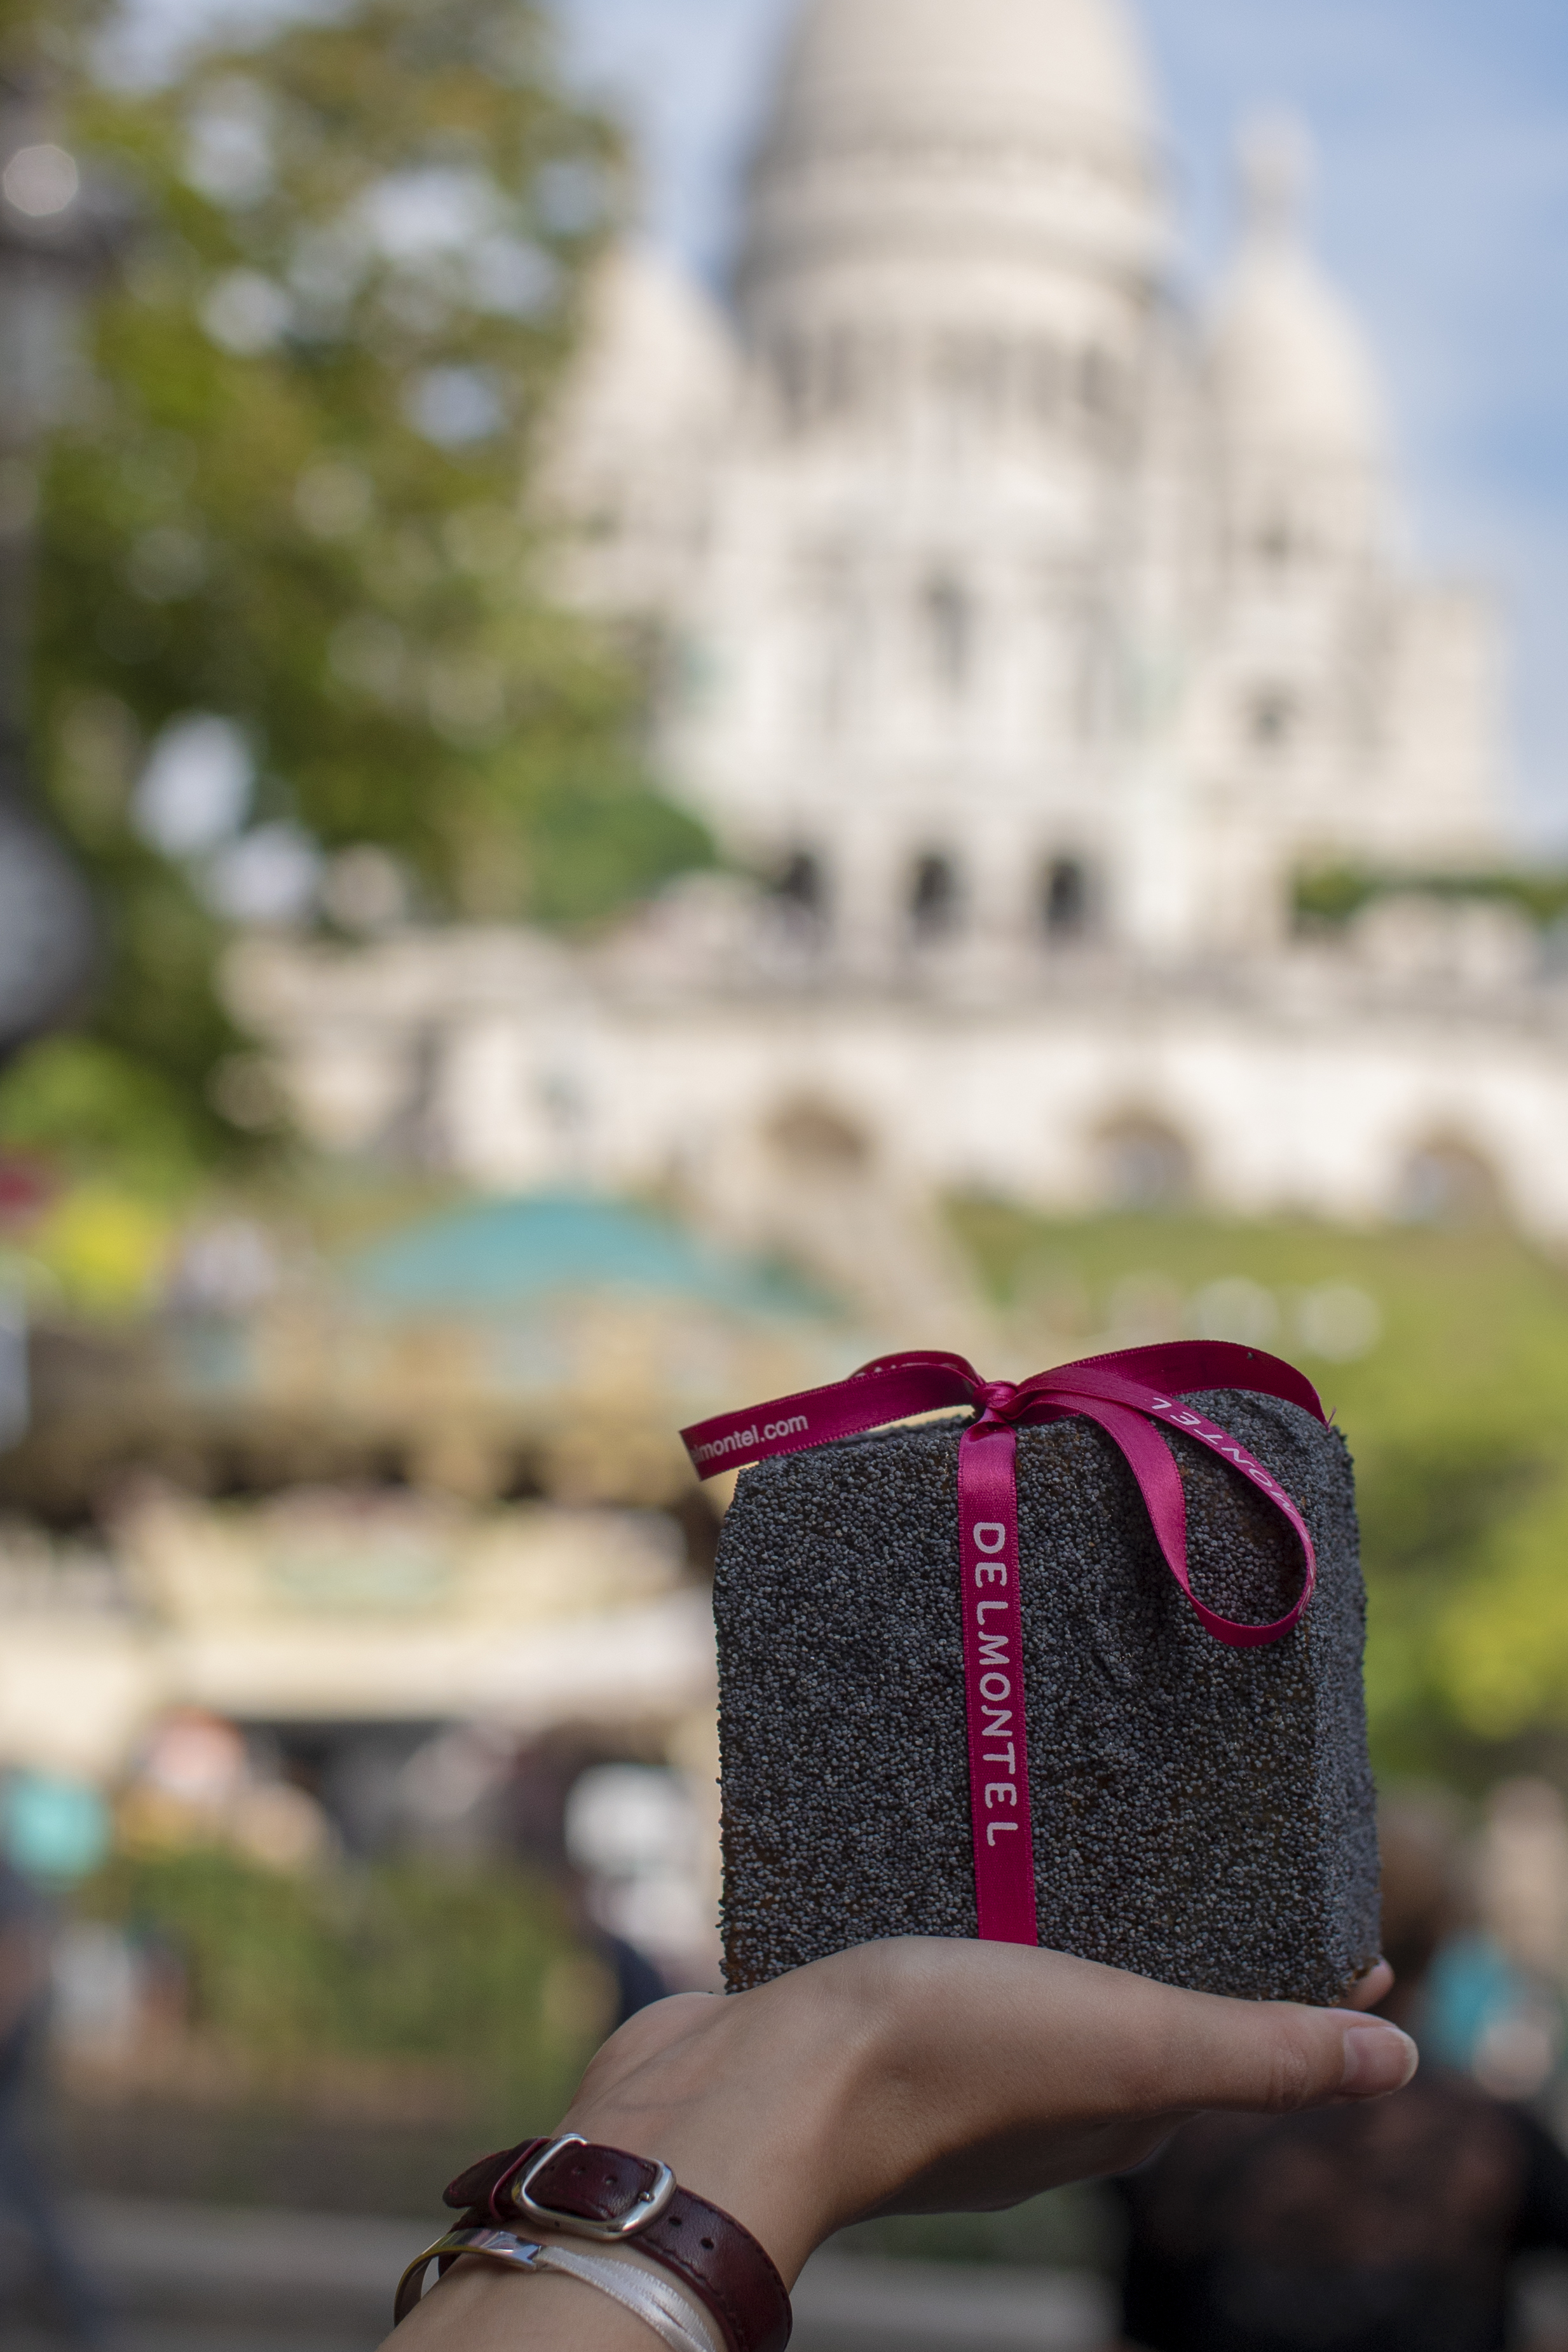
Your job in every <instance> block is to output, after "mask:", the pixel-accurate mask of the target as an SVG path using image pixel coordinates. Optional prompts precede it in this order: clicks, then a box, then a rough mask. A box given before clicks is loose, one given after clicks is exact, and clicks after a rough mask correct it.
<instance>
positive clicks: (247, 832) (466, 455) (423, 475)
mask: <svg viewBox="0 0 1568 2352" xmlns="http://www.w3.org/2000/svg"><path fill="white" fill-rule="evenodd" d="M96 13H97V12H96V10H93V9H91V8H89V7H84V8H83V9H81V10H80V12H79V13H78V16H77V17H76V19H75V24H74V32H73V27H72V21H71V18H70V15H69V11H68V10H65V11H61V10H59V9H57V8H56V7H54V5H52V0H51V5H50V6H49V7H48V8H47V10H46V11H45V13H44V15H43V16H39V14H38V11H37V6H36V5H34V6H33V7H32V9H31V10H30V11H29V9H28V8H27V7H26V6H24V5H18V0H9V6H8V9H7V14H6V16H5V18H4V19H0V37H5V38H6V39H7V45H8V46H9V47H11V48H12V49H13V51H15V49H16V47H17V45H18V41H19V39H21V38H22V37H25V36H26V33H27V31H28V29H29V27H31V28H32V29H33V31H35V32H36V31H37V26H39V25H42V26H44V28H45V29H44V36H43V37H44V41H45V46H46V47H47V56H48V59H49V62H50V64H51V67H52V69H53V70H54V71H55V73H56V74H57V77H59V78H60V79H62V81H63V83H64V85H65V89H66V94H67V96H68V109H69V129H70V136H71V143H72V144H73V146H74V147H75V148H76V149H77V151H78V152H80V153H82V154H83V155H86V156H89V157H91V158H92V159H93V161H94V166H95V168H97V169H99V170H101V171H103V172H106V173H110V174H112V175H115V176H116V177H118V179H119V180H120V182H121V183H122V184H124V185H125V186H126V187H127V189H128V190H129V192H130V193H131V195H132V197H133V200H134V201H135V202H136V203H137V204H138V205H140V207H141V224H142V225H141V236H140V241H139V244H138V247H137V249H136V251H135V253H134V255H133V257H132V259H131V264H130V266H129V268H128V269H127V270H126V272H125V273H124V274H123V276H122V278H121V281H120V283H119V284H118V285H116V286H115V287H113V288H112V289H110V291H109V292H108V293H107V294H106V295H105V296H104V298H103V299H101V300H100V301H99V303H98V304H97V306H96V308H95V310H94V313H93V316H92V319H91V321H90V334H89V350H88V352H87V360H88V365H87V367H86V368H85V369H84V371H83V384H82V389H81V392H80V394H79V396H78V399H77V401H76V402H75V404H74V405H73V407H72V410H71V412H70V414H69V415H68V416H67V417H66V418H65V419H64V420H63V422H62V425H61V428H60V430H59V431H58V433H57V436H56V437H55V439H54V442H53V446H52V450H51V453H50V457H49V461H48V465H47V473H46V477H45V479H44V483H43V496H42V507H41V513H40V523H39V534H40V543H39V561H38V574H37V644H36V659H35V668H34V694H35V718H36V725H37V733H38V737H39V740H40V745H41V757H42V761H43V764H44V767H45V772H46V775H47V789H48V792H49V795H50V798H51V801H52V804H53V806H54V808H55V810H56V812H57V816H58V819H59V821H60V823H61V824H63V826H64V827H65V828H66V829H67V831H68V833H69V835H71V837H72V838H73V840H74V841H75V843H76V845H77V846H78V851H79V853H80V854H81V855H82V856H83V857H84V858H85V859H86V860H87V861H88V862H89V866H90V867H91V868H92V870H93V872H94V874H95V876H96V877H97V879H98V881H99V887H100V894H101V897H102V899H103V902H104V906H105V908H106V913H107V917H108V920H109V925H110V933H111V937H110V944H109V953H110V970H111V977H110V982H109V985H108V986H107V987H106V989H105V991H104V992H103V995H102V1000H101V1007H100V1010H99V1013H98V1015H97V1020H96V1024H95V1025H96V1027H97V1030H98V1032H99V1035H100V1036H101V1037H102V1039H103V1040H104V1041H105V1042H106V1043H108V1044H110V1045H113V1046H115V1047H117V1048H119V1049H120V1050H121V1051H122V1052H125V1053H128V1054H130V1055H132V1056H134V1057H136V1058H137V1059H139V1060H141V1062H143V1063H145V1064H147V1065H149V1066H152V1067H154V1068H156V1069H157V1070H159V1071H161V1072H162V1073H163V1074H165V1075H166V1076H171V1077H172V1078H173V1079H175V1080H176V1081H177V1082H178V1083H179V1084H180V1085H181V1086H182V1087H183V1088H184V1090H185V1092H186V1094H187V1097H189V1098H192V1099H196V1100H199V1099H201V1098H202V1095H203V1090H204V1087H206V1085H207V1083H208V1081H209V1078H210V1076H211V1073H212V1070H213V1068H214V1064H215V1063H216V1062H217V1061H218V1060H219V1058H220V1056H221V1055H223V1054H224V1053H225V1048H226V1046H227V1045H228V1044H229V1042H230V1041H229V1037H228V1033H227V1028H226V1024H225V1020H224V1018H223V1015H222V1013H221V1012H220V1011H219V1009H218V1006H217V1004H216V1002H215V999H214V992H213V988H212V981H211V975H212V971H213V966H214V957H215V954H216V951H217V949H218V946H219V944H220V940H221V933H222V927H223V925H224V923H225V920H227V919H234V918H236V917H245V916H259V917H263V918H265V917H267V916H268V915H276V914H279V913H282V912H284V911H286V910H288V909H289V908H294V907H297V906H298V904H299V903H300V902H301V900H303V899H304V898H307V897H308V895H309V894H310V892H311V890H312V888H313V887H314V886H315V885H316V884H317V883H318V882H319V879H320V871H321V860H322V859H323V858H325V859H327V860H331V859H332V857H333V856H334V854H341V853H344V852H358V853H360V855H359V856H358V857H357V859H356V858H355V857H352V856H350V859H349V861H348V863H347V865H346V866H341V868H340V869H338V868H334V867H333V866H331V865H330V864H329V865H328V866H327V868H326V887H325V891H324V894H323V896H324V901H325V904H326V907H327V908H328V910H329V914H330V913H336V914H337V915H338V916H339V917H340V919H343V920H345V921H347V922H349V923H350V926H352V925H354V924H356V923H359V922H361V921H363V922H366V923H371V922H373V921H374V920H376V919H384V917H385V914H386V912H387V911H388V909H389V908H395V906H396V903H397V898H398V896H399V893H400V891H401V892H402V893H403V894H404V896H405V897H406V898H408V899H410V900H411V902H412V903H413V905H415V906H416V907H420V908H423V909H424V910H425V911H427V912H430V913H433V914H436V915H441V914H453V915H461V916H465V917H471V918H480V919H494V918H503V917H516V916H529V915H531V916H534V917H536V918H538V919H546V920H563V919H564V920H572V921H580V920H584V919H593V918H595V917H597V916H600V915H602V914H604V913H606V912H608V911H610V910H611V909H612V908H614V907H615V906H617V905H620V904H622V903H624V902H625V901H626V900H627V899H629V898H634V897H635V896H637V895H638V894H639V893H642V892H645V891H646V890H647V889H649V888H650V887H653V886H654V885H656V884H657V883H658V882H659V881H661V880H663V879H664V878H665V877H667V876H669V875H670V874H672V873H673V872H675V871H679V870H681V869H682V868H683V867H685V866H692V865H695V864H700V863H702V862H704V861H705V860H706V856H707V854H708V853H707V844H706V837H705V836H704V835H703V834H702V832H701V830H700V828H699V827H697V826H696V825H695V824H694V823H693V822H692V821H691V820H690V819H689V818H687V817H685V816H684V815H682V814H679V813H678V812H677V811H675V810H674V808H672V807H670V806H669V805H668V804H667V803H664V802H663V801H662V800H660V799H659V798H658V797H657V796H656V794H655V793H653V790H652V789H651V788H650V787H649V785H648V782H647V780H646V778H645V776H644V774H643V771H642V768H641V765H640V761H639V753H638V719H639V712H640V709H641V704H642V691H641V689H642V685H643V681H642V679H641V678H640V677H639V675H638V672H637V667H636V665H635V663H634V661H633V659H632V656H630V654H629V653H628V652H627V651H626V650H625V649H624V648H622V647H621V646H616V645H614V644H612V643H609V642H607V640H606V639H605V637H604V635H602V634H601V632H599V631H597V630H596V629H595V628H593V627H592V626H591V625H589V624H588V623H586V622H585V621H583V620H581V619H580V618H578V617H575V616H573V615H570V614H564V613H562V612H561V611H559V609H557V608H555V607H554V606H553V605H552V603H551V601H550V598H549V591H548V580H547V576H546V574H547V566H548V555H549V548H548V543H547V539H546V535H545V534H544V533H543V532H542V530H540V528H539V527H538V523H537V522H536V520H534V501H533V499H532V497H531V487H532V479H533V476H534V473H535V470H536V461H537V445H538V429H539V426H540V424H541V420H543V418H544V417H545V416H546V415H547V413H548V410H549V402H550V398H551V394H552V393H553V391H554V389H555V387H556V385H557V383H558V382H559V375H560V371H561V367H562V363H563V362H564V361H565V360H566V358H567V357H568V355H569V353H570V350H571V347H572V340H573V335H574V331H575V329H576V324H577V320H578V317H579V311H580V293H581V289H582V286H583V283H584V278H585V274H586V272H587V271H588V270H589V268H591V264H592V262H593V259H594V257H595V256H596V254H597V253H598V252H599V250H600V248H601V244H602V242H603V240H604V238H605V237H606V236H607V235H609V234H610V233H611V231H612V229H613V227H614V226H615V224H616V222H617V220H618V218H619V217H620V215H621V213H622V208H623V204H624V190H625V184H626V177H627V174H626V165H625V161H624V157H623V153H622V145H621V142H620V138H619V135H618V133H617V132H616V131H614V130H613V128H612V126H610V125H609V124H608V123H607V122H605V121H603V120H601V118H599V117H597V116H595V115H593V114H591V113H589V112H587V111H585V110H582V109H581V108H580V107H578V106H576V105H574V104H573V103H572V102H571V101H570V99H569V98H568V97H567V96H566V95H565V94H564V93H563V91H562V89H561V88H560V86H559V80H558V79H557V76H556V73H555V69H554V66H553V62H552V57H551V52H550V46H549V37H548V33H547V27H546V24H545V21H544V18H543V16H542V14H541V12H540V11H539V10H538V8H536V7H533V6H531V5H526V0H442V5H439V6H436V5H432V0H354V4H353V5H350V6H348V7H347V8H345V9H342V10H339V11H334V12H333V15H332V16H331V18H330V19H329V21H319V20H318V21H310V22H307V23H298V24H294V25H288V26H284V27H283V28H282V29H280V30H278V31H277V32H275V33H274V34H272V35H271V37H267V38H266V39H265V40H264V41H262V42H259V43H257V44H256V45H253V46H249V47H244V48H233V49H228V50H223V51H207V52H204V53H202V54H200V55H198V56H196V57H194V58H193V59H192V60H191V61H189V62H188V63H187V64H186V66H185V67H184V68H183V70H182V71H181V73H180V74H179V77H178V79H175V80H174V81H172V83H170V84H168V85H167V86H164V87H160V88H157V89H152V90H148V89H139V88H136V87H124V86H117V84H116V82H115V80H114V78H113V75H112V73H110V72H104V71H102V70H99V71H97V72H95V71H93V70H91V69H89V58H102V57H103V56H104V54H105V51H104V50H103V48H102V46H101V42H100V43H99V46H98V47H94V48H92V49H91V50H90V51H89V47H88V39H87V36H88V33H89V29H90V19H91V17H92V16H94V15H96ZM18 27H20V28H21V32H20V34H19V33H18ZM366 845H370V847H371V856H369V857H367V856H366V855H365V851H366ZM378 852H379V853H381V855H380V857H379V862H378V861H377V858H376V856H375V855H374V853H378ZM335 882H336V883H338V884H340V887H334V884H335ZM41 1050H42V1051H43V1052H44V1053H45V1054H46V1055H47V1054H49V1053H50V1052H52V1051H53V1050H55V1049H52V1048H49V1047H45V1048H43V1049H41ZM209 1116H210V1114H209Z"/></svg>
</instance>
